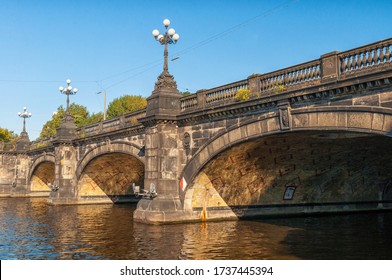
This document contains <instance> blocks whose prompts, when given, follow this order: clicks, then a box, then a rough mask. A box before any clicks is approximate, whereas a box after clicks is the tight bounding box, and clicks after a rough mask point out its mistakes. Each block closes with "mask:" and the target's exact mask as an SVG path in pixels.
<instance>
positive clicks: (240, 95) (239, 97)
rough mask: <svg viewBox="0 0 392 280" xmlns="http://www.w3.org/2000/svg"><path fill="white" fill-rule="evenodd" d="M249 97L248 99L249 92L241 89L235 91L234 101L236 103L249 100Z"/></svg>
mask: <svg viewBox="0 0 392 280" xmlns="http://www.w3.org/2000/svg"><path fill="white" fill-rule="evenodd" d="M249 97H250V90H249V89H247V88H242V89H239V90H237V93H236V94H235V97H234V99H235V100H236V101H245V100H249Z"/></svg>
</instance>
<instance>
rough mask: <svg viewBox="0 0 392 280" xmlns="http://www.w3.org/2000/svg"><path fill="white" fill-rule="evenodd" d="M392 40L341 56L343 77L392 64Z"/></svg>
mask: <svg viewBox="0 0 392 280" xmlns="http://www.w3.org/2000/svg"><path fill="white" fill-rule="evenodd" d="M391 48H392V39H388V40H384V41H379V42H377V43H373V44H369V45H366V46H363V47H359V48H355V49H352V50H349V51H346V52H343V53H341V54H339V55H338V56H339V61H340V69H339V70H340V73H341V75H352V74H357V73H358V72H361V71H364V72H366V71H369V70H370V71H372V70H375V69H377V68H382V67H384V66H386V65H388V64H390V63H391V58H392V57H391Z"/></svg>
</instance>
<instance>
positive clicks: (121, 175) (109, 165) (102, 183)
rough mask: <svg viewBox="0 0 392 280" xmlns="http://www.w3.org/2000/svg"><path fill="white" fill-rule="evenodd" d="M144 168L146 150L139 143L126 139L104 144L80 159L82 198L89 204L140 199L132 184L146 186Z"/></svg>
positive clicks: (79, 177)
mask: <svg viewBox="0 0 392 280" xmlns="http://www.w3.org/2000/svg"><path fill="white" fill-rule="evenodd" d="M144 169H145V167H144V158H143V152H142V151H141V148H139V147H137V146H136V145H133V144H129V143H125V142H115V143H110V142H107V143H106V144H103V145H100V146H98V147H96V148H94V149H93V150H91V151H89V152H88V153H86V155H85V156H84V157H83V158H82V159H81V160H80V161H79V164H78V168H77V181H78V183H77V192H78V196H79V199H80V200H85V201H86V203H88V202H91V201H95V202H97V201H99V202H100V203H106V202H132V201H136V198H135V196H134V193H133V187H132V186H133V184H135V185H137V186H140V187H141V188H143V184H144V172H145V170H144Z"/></svg>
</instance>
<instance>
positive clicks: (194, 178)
mask: <svg viewBox="0 0 392 280" xmlns="http://www.w3.org/2000/svg"><path fill="white" fill-rule="evenodd" d="M284 110H288V113H289V116H288V118H287V119H286V121H285V123H283V122H282V111H281V110H280V112H270V113H267V114H264V115H262V116H260V117H258V118H257V119H252V120H248V121H246V122H243V123H240V124H239V125H235V126H232V127H229V128H227V129H226V130H225V131H222V132H221V133H219V134H218V135H216V136H215V137H213V138H212V139H211V140H210V141H208V142H207V143H206V144H205V145H203V146H202V147H201V148H200V149H199V151H198V152H197V154H196V155H195V156H194V157H193V158H192V159H191V160H190V161H189V162H188V164H187V165H186V166H185V168H184V170H183V173H182V176H183V177H184V179H185V180H186V182H187V183H188V185H189V187H188V188H187V189H186V190H185V193H183V197H184V199H185V203H184V207H185V208H187V207H188V208H189V206H190V205H193V207H194V206H195V205H196V208H197V207H199V208H200V207H202V206H203V203H205V200H206V197H207V196H210V202H209V206H210V207H218V206H231V205H242V206H249V205H252V206H254V205H258V206H260V205H265V204H274V203H275V204H285V205H286V204H296V203H297V204H302V203H309V202H315V201H316V202H318V203H330V202H331V201H333V202H334V203H335V202H336V203H343V202H345V201H346V200H345V198H347V200H352V201H361V203H362V202H363V201H364V200H366V199H368V200H369V201H376V200H378V199H384V200H385V199H387V200H390V199H391V198H392V195H390V194H391V193H392V187H390V186H389V185H391V183H390V182H391V181H392V178H391V177H390V174H391V172H392V164H391V163H390V162H391V159H392V158H391V156H390V154H392V138H391V136H392V133H391V132H392V110H391V109H386V108H376V107H366V106H358V107H343V106H341V107H327V106H326V107H310V108H305V109H303V108H301V109H292V110H291V111H290V109H284ZM283 114H284V112H283ZM378 161H379V162H380V163H378ZM367 162H368V163H369V164H368V165H367V164H366V163H367ZM379 167H380V168H379ZM239 178H241V179H239ZM335 185H336V186H338V187H336V188H335V187H334V186H335ZM367 185H371V186H369V188H367ZM299 186H301V187H299ZM289 187H291V188H292V189H291V190H292V191H293V193H292V194H294V192H295V190H296V189H297V195H296V197H295V199H293V200H291V199H290V193H288V194H287V195H288V198H287V200H286V198H284V196H285V195H286V191H287V190H288V188H289ZM297 187H298V188H297ZM305 187H306V188H305ZM195 188H199V190H198V192H197V193H196V190H195ZM305 189H306V190H305ZM390 189H391V190H390ZM325 190H328V191H325ZM328 192H329V193H328ZM386 193H389V195H388V197H386V195H385V194H386ZM190 200H191V201H190ZM196 200H198V201H196ZM263 207H264V206H263ZM281 209H282V208H281Z"/></svg>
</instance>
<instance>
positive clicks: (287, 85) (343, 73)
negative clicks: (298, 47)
mask: <svg viewBox="0 0 392 280" xmlns="http://www.w3.org/2000/svg"><path fill="white" fill-rule="evenodd" d="M391 49H392V38H391V39H386V40H382V41H378V42H375V43H372V44H369V45H366V46H362V47H359V48H355V49H352V50H349V51H345V52H331V53H328V54H324V55H322V56H321V57H320V58H319V59H315V60H312V61H309V62H305V63H302V64H298V65H295V66H291V67H288V68H285V69H281V70H277V71H274V72H270V73H266V74H253V75H252V76H250V77H248V79H246V80H242V81H238V82H235V83H231V84H228V85H224V86H220V87H216V88H213V89H209V90H200V91H198V92H196V93H195V94H191V95H188V96H186V97H183V98H181V112H183V113H188V112H192V111H197V110H200V109H204V108H208V107H215V106H217V105H218V104H223V103H224V104H227V103H230V102H234V101H235V95H236V91H237V90H238V89H240V88H247V89H249V90H250V94H251V98H263V97H266V96H269V95H271V94H284V93H285V92H289V91H294V90H298V89H305V88H310V87H312V86H315V85H319V84H323V83H330V82H331V81H337V80H343V79H346V78H350V77H352V76H353V75H355V76H358V75H361V74H362V73H363V74H364V75H368V74H371V73H376V72H378V71H380V70H383V69H385V68H386V67H392V63H391V60H392V56H391Z"/></svg>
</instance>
